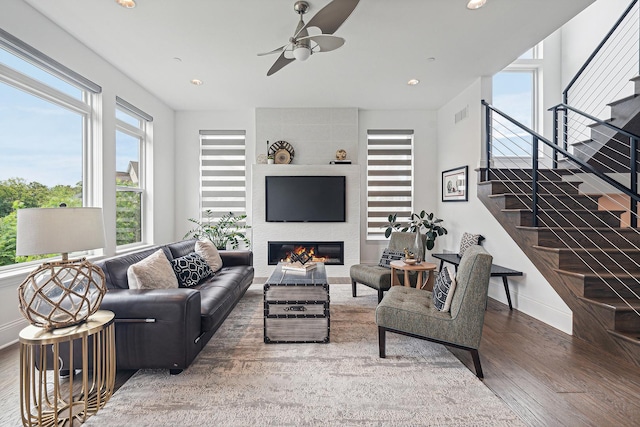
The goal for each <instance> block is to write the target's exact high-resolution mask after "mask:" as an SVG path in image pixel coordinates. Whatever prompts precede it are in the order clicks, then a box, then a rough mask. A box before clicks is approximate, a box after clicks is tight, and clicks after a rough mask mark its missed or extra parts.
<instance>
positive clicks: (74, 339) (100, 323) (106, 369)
mask: <svg viewBox="0 0 640 427" xmlns="http://www.w3.org/2000/svg"><path fill="white" fill-rule="evenodd" d="M113 317H114V315H113V313H112V312H110V311H106V310H100V311H97V312H96V313H95V314H94V315H92V316H91V317H89V319H87V321H86V322H83V323H81V324H79V325H75V326H70V327H67V328H63V329H54V330H51V331H47V330H46V329H43V328H39V327H36V326H28V327H26V328H24V329H23V330H22V331H21V332H20V373H21V375H20V410H21V413H22V423H23V425H25V426H36V425H37V426H60V425H69V426H71V425H73V423H74V420H77V421H78V422H80V423H83V422H85V421H86V420H87V418H88V417H89V416H90V415H92V414H95V413H96V412H97V411H98V410H99V409H100V408H102V407H103V406H104V405H105V403H107V401H108V400H109V398H110V397H111V395H112V394H113V387H114V384H115V373H116V352H115V329H114V323H113ZM61 344H64V350H62V351H63V352H64V355H65V356H68V366H62V359H61V358H60V354H61ZM67 346H68V351H67ZM74 346H80V349H81V357H80V360H74ZM48 351H50V353H49V355H50V356H52V360H48V358H47V353H48ZM61 370H68V371H69V373H70V375H69V378H68V379H61V378H60V375H59V372H60V371H61ZM77 370H79V372H77ZM76 372H77V373H76Z"/></svg>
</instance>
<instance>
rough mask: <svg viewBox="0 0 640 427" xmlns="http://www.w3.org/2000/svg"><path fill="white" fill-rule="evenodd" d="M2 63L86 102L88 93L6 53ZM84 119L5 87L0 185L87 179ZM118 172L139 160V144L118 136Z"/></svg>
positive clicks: (0, 103)
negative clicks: (84, 95) (84, 171)
mask: <svg viewBox="0 0 640 427" xmlns="http://www.w3.org/2000/svg"><path fill="white" fill-rule="evenodd" d="M0 64H3V65H5V66H8V67H10V68H12V69H14V70H17V71H20V72H22V73H24V74H27V75H29V76H30V77H32V78H35V79H37V80H40V81H42V82H44V83H46V84H48V85H49V86H52V87H54V88H56V89H58V90H60V91H61V92H63V93H65V94H67V95H70V96H72V97H73V98H76V99H80V98H81V96H82V92H81V91H80V90H79V89H78V88H76V87H74V86H72V85H70V84H68V83H66V82H65V81H63V80H61V79H59V78H57V77H55V76H52V75H51V74H49V73H47V72H45V71H43V70H41V69H39V68H37V67H35V66H34V65H32V64H30V63H27V62H26V61H24V60H22V59H20V58H17V57H15V56H13V55H11V54H9V53H8V52H6V51H5V50H3V49H0ZM82 134H83V119H82V115H80V114H79V113H76V112H72V111H70V110H67V109H65V108H63V107H60V106H58V105H56V104H53V103H51V102H49V101H45V100H43V99H40V98H38V97H36V96H34V95H31V94H28V93H26V92H23V91H21V90H19V89H16V88H14V87H12V86H9V85H8V84H5V83H0V181H2V180H6V179H9V178H24V179H25V180H26V181H27V182H31V181H37V182H39V183H41V184H44V185H47V186H49V187H51V186H54V185H58V184H62V185H75V184H77V183H78V182H80V181H82ZM116 145H117V158H116V169H117V170H118V171H126V170H127V166H128V164H129V161H130V160H138V155H139V153H138V150H139V147H138V145H139V144H138V143H137V140H136V139H134V138H131V137H128V136H126V135H124V134H122V133H118V134H117V141H116Z"/></svg>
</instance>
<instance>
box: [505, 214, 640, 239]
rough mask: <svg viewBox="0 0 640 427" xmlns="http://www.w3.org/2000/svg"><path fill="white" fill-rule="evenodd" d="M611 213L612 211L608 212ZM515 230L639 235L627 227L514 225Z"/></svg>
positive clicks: (636, 230)
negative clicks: (613, 232) (612, 232)
mask: <svg viewBox="0 0 640 427" xmlns="http://www.w3.org/2000/svg"><path fill="white" fill-rule="evenodd" d="M609 212H612V211H609ZM516 228H519V229H521V230H531V231H546V230H549V231H557V230H562V231H567V230H576V231H597V232H609V231H616V232H618V233H622V234H634V235H635V234H638V235H640V232H639V231H640V228H629V227H624V228H622V227H617V228H611V227H572V228H568V227H544V226H538V227H532V226H530V225H516Z"/></svg>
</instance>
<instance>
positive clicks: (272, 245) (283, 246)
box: [267, 242, 344, 265]
mask: <svg viewBox="0 0 640 427" xmlns="http://www.w3.org/2000/svg"><path fill="white" fill-rule="evenodd" d="M267 244H268V260H269V265H276V264H277V263H279V262H289V261H290V260H291V258H290V257H291V254H294V253H295V254H299V253H302V252H303V251H306V252H307V253H309V254H311V256H312V258H311V260H312V261H314V262H323V263H325V265H344V242H268V243H267Z"/></svg>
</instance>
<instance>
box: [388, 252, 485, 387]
mask: <svg viewBox="0 0 640 427" xmlns="http://www.w3.org/2000/svg"><path fill="white" fill-rule="evenodd" d="M492 261H493V257H492V256H491V255H489V254H488V253H487V252H486V251H485V250H484V249H483V248H482V247H481V246H472V247H470V248H469V249H467V250H466V252H465V253H464V255H463V257H462V259H461V260H460V266H459V267H458V274H457V275H456V287H455V291H454V293H453V299H452V301H451V310H450V311H448V312H443V311H439V310H438V309H436V308H435V307H434V305H433V300H432V293H431V292H430V291H424V290H420V289H415V288H406V287H404V286H394V287H393V288H391V289H390V290H389V292H387V293H386V295H385V296H384V298H383V299H382V301H381V302H380V304H378V307H377V308H376V324H377V325H378V345H379V350H380V357H382V358H384V357H385V333H386V332H387V331H388V332H394V333H397V334H402V335H408V336H410V337H414V338H420V339H424V340H428V341H433V342H437V343H439V344H444V345H446V346H451V347H456V348H461V349H464V350H468V351H470V352H471V356H472V358H473V364H474V366H475V369H476V375H477V376H478V378H483V374H482V367H481V366H480V356H479V354H478V347H479V346H480V338H482V326H483V323H484V313H485V304H486V301H487V290H488V288H489V277H490V274H491V262H492Z"/></svg>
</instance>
